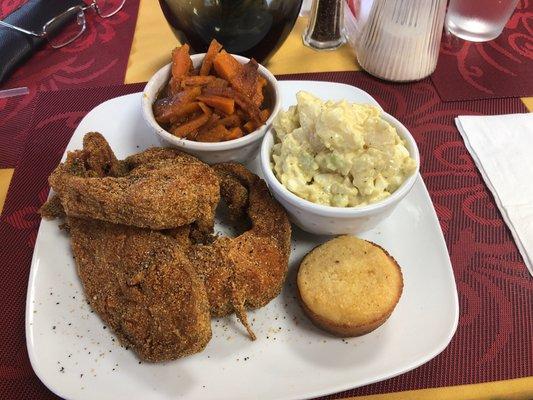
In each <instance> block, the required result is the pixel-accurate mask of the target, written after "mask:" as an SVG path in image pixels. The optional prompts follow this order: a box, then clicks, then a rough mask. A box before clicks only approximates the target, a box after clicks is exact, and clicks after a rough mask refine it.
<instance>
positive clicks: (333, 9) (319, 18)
mask: <svg viewBox="0 0 533 400" xmlns="http://www.w3.org/2000/svg"><path fill="white" fill-rule="evenodd" d="M344 3H345V1H344V0H313V4H312V6H311V12H310V15H309V25H308V26H307V29H306V30H305V32H304V34H303V35H302V40H303V42H304V44H305V45H306V46H309V47H311V48H313V49H316V50H334V49H336V48H337V47H339V46H341V45H342V44H343V43H345V41H346V36H345V34H344V26H343V19H344Z"/></svg>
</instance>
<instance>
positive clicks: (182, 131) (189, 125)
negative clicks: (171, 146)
mask: <svg viewBox="0 0 533 400" xmlns="http://www.w3.org/2000/svg"><path fill="white" fill-rule="evenodd" d="M209 117H210V115H209V114H200V115H199V116H197V117H195V118H192V119H190V120H189V121H187V122H185V123H184V124H181V125H178V126H173V127H172V128H171V129H170V133H172V134H173V135H175V136H178V137H185V136H187V135H190V134H191V133H193V132H195V131H197V130H198V129H199V128H201V127H202V125H204V124H205V123H206V122H207V121H209Z"/></svg>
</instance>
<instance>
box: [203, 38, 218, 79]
mask: <svg viewBox="0 0 533 400" xmlns="http://www.w3.org/2000/svg"><path fill="white" fill-rule="evenodd" d="M220 50H222V45H221V44H220V43H218V42H217V41H216V39H213V40H211V43H210V44H209V48H208V49H207V53H205V57H204V61H203V62H202V67H201V68H200V75H209V72H210V71H211V67H212V65H213V61H214V60H215V57H216V56H217V54H218V52H219V51H220Z"/></svg>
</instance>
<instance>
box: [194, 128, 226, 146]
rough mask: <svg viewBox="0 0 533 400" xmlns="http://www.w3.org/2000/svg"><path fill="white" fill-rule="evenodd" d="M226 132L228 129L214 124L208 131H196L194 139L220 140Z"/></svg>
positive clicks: (200, 140)
mask: <svg viewBox="0 0 533 400" xmlns="http://www.w3.org/2000/svg"><path fill="white" fill-rule="evenodd" d="M228 134H229V131H228V130H227V129H226V128H225V127H224V126H223V125H216V126H215V127H214V128H212V129H210V130H208V131H204V132H200V133H198V135H197V136H196V140H197V141H199V142H222V141H223V140H224V138H225V137H227V136H228Z"/></svg>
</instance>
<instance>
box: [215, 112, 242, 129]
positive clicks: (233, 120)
mask: <svg viewBox="0 0 533 400" xmlns="http://www.w3.org/2000/svg"><path fill="white" fill-rule="evenodd" d="M241 122H242V119H241V117H239V116H238V115H237V114H231V115H228V116H227V117H224V118H222V119H220V120H219V121H218V123H219V124H220V125H224V126H225V127H226V128H233V127H235V126H239V125H240V124H241Z"/></svg>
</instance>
